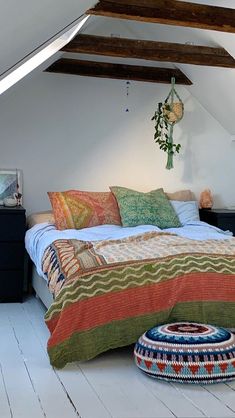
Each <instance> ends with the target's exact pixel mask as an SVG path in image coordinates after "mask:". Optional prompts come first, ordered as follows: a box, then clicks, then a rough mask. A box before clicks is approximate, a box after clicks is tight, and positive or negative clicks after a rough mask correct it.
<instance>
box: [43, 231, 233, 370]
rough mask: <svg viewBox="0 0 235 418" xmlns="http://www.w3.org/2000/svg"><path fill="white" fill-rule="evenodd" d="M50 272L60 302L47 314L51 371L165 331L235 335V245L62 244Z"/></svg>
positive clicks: (163, 238)
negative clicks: (183, 327)
mask: <svg viewBox="0 0 235 418" xmlns="http://www.w3.org/2000/svg"><path fill="white" fill-rule="evenodd" d="M43 271H44V272H45V274H46V275H47V277H48V282H49V287H50V290H51V292H52V293H53V294H54V296H55V300H54V302H53V304H52V305H51V307H50V309H49V310H48V312H47V313H46V316H45V320H46V324H47V326H48V328H49V330H50V332H51V336H50V338H49V341H48V353H49V357H50V361H51V364H52V365H53V366H55V367H58V368H61V367H64V366H65V364H66V363H68V362H72V361H75V360H88V359H91V358H93V357H95V356H97V355H98V354H99V353H102V352H104V351H106V350H109V349H111V348H117V347H121V346H125V345H128V344H131V343H134V342H135V341H136V340H137V338H138V337H139V336H140V335H141V334H142V333H143V332H144V331H146V329H148V328H150V327H152V326H154V325H156V324H160V323H168V322H174V321H182V320H188V321H195V322H204V323H211V324H214V325H218V326H224V327H235V239H234V238H231V239H228V240H223V241H217V240H208V241H196V240H190V239H186V238H181V237H179V236H176V235H173V234H165V233H158V232H149V233H145V234H141V235H138V236H135V237H130V238H125V239H120V240H115V241H98V242H83V241H78V240H73V239H72V240H57V241H54V243H53V244H51V245H50V246H49V247H48V248H47V249H46V251H45V253H44V257H43Z"/></svg>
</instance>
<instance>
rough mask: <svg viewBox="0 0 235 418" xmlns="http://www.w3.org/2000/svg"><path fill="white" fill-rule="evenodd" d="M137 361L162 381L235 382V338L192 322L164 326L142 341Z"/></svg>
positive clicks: (137, 349)
mask: <svg viewBox="0 0 235 418" xmlns="http://www.w3.org/2000/svg"><path fill="white" fill-rule="evenodd" d="M134 357H135V362H136V365H137V366H138V367H139V368H140V369H141V370H142V371H143V372H145V373H147V374H148V375H149V376H152V377H156V378H158V379H164V380H171V381H175V382H181V383H215V382H222V381H225V380H231V379H234V378H235V335H234V334H232V333H231V332H229V331H227V330H226V329H224V328H218V327H215V326H212V325H205V324H197V323H191V322H178V323H174V324H165V325H160V326H157V327H154V328H151V329H150V330H149V331H147V332H145V333H144V334H143V335H142V336H141V337H140V338H139V340H138V341H137V343H136V345H135V349H134Z"/></svg>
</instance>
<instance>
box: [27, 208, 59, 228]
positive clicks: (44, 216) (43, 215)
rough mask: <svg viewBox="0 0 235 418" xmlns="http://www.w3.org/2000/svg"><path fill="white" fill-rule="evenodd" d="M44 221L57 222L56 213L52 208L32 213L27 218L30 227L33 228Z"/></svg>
mask: <svg viewBox="0 0 235 418" xmlns="http://www.w3.org/2000/svg"><path fill="white" fill-rule="evenodd" d="M43 222H50V223H55V219H54V215H53V213H52V211H51V210H46V211H44V212H37V213H32V214H31V215H29V216H28V218H27V226H28V228H32V227H33V226H34V225H36V224H41V223H43Z"/></svg>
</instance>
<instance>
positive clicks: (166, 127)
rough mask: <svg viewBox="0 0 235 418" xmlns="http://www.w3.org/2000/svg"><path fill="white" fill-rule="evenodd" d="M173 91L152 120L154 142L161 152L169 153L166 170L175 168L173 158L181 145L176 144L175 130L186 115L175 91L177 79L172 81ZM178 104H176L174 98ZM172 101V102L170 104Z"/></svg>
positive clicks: (159, 105) (159, 106)
mask: <svg viewBox="0 0 235 418" xmlns="http://www.w3.org/2000/svg"><path fill="white" fill-rule="evenodd" d="M171 85H172V87H171V90H170V93H169V94H168V96H167V98H166V100H165V101H164V103H162V102H160V103H158V107H157V110H156V111H155V112H154V115H153V117H152V119H151V120H154V121H155V133H154V140H155V142H156V144H158V145H159V148H160V150H162V151H164V152H166V153H167V164H166V168H167V169H168V170H170V169H171V168H173V156H174V155H175V154H176V153H179V151H180V149H181V144H174V142H173V129H174V125H175V124H176V123H177V122H179V121H180V120H181V119H182V117H183V114H184V105H183V102H182V100H181V99H180V97H179V95H178V93H177V92H176V90H175V87H174V86H175V79H174V78H172V80H171ZM175 96H176V97H177V100H178V101H177V102H174V97H175ZM169 99H170V102H169Z"/></svg>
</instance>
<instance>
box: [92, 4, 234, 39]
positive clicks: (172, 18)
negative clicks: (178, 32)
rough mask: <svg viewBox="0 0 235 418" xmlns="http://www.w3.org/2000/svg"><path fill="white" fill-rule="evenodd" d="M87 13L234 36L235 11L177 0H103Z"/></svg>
mask: <svg viewBox="0 0 235 418" xmlns="http://www.w3.org/2000/svg"><path fill="white" fill-rule="evenodd" d="M86 13H88V14H94V15H99V16H107V17H114V18H119V19H129V20H137V21H142V22H149V23H161V24H165V25H175V26H187V27H190V28H199V29H209V30H216V31H221V32H229V33H235V9H231V8H227V7H218V6H209V5H204V4H199V3H189V2H184V1H177V0H108V1H106V0H100V1H99V2H98V3H97V4H96V5H95V6H94V7H93V8H91V9H89V10H88V11H87V12H86Z"/></svg>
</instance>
